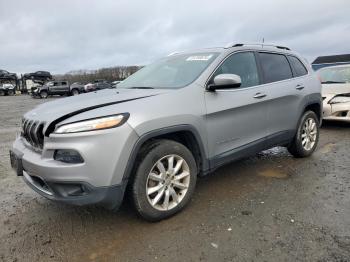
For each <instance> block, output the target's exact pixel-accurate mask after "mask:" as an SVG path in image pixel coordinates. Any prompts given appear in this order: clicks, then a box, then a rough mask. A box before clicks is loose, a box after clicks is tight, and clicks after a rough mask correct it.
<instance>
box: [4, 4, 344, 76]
mask: <svg viewBox="0 0 350 262" xmlns="http://www.w3.org/2000/svg"><path fill="white" fill-rule="evenodd" d="M349 11H350V1H349V0H332V1H330V0H329V1H328V0H322V1H321V0H316V1H305V0H288V1H287V0H275V1H272V0H264V1H262V0H256V1H249V0H245V1H230V0H226V1H224V0H215V1H214V0H211V1H206V0H198V1H191V0H172V1H165V0H163V1H162V0H147V1H146V0H138V1H133V0H126V1H120V0H95V1H92V0H91V1H89V0H69V1H68V0H50V1H48V0H43V1H36V0H31V1H28V0H23V1H17V0H0V69H5V70H8V71H11V72H17V73H25V72H32V71H37V70H48V71H51V72H52V73H65V72H68V71H71V70H78V69H98V68H101V67H109V66H116V65H135V64H136V65H143V64H147V63H149V62H151V61H153V60H155V59H158V58H160V57H162V56H165V55H167V54H169V53H171V52H173V51H181V50H191V49H195V48H200V47H212V46H224V45H226V44H227V43H228V42H242V41H243V42H259V41H261V40H262V38H263V37H264V38H265V42H271V43H277V44H280V45H286V46H289V47H290V48H292V49H293V50H296V51H298V52H299V53H301V54H302V55H303V56H304V57H305V58H307V59H308V60H309V61H310V62H312V60H313V59H314V58H315V57H316V56H319V55H331V54H341V53H350V15H349Z"/></svg>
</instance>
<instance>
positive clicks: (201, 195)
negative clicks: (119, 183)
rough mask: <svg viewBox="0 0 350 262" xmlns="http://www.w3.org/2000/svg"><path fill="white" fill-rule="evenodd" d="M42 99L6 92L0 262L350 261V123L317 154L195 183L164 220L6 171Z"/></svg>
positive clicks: (328, 129)
mask: <svg viewBox="0 0 350 262" xmlns="http://www.w3.org/2000/svg"><path fill="white" fill-rule="evenodd" d="M43 102H44V101H43V100H40V99H32V98H30V97H29V96H24V95H23V96H15V97H0V112H1V114H0V261H278V262H280V261H325V262H326V261H338V262H341V261H342V262H344V261H350V172H349V170H350V154H349V152H350V125H348V124H336V123H327V124H325V125H324V126H323V127H322V129H321V139H320V143H319V146H318V149H317V151H316V152H315V153H314V155H313V156H312V157H310V158H307V159H295V158H293V157H291V156H290V155H289V154H288V153H287V151H286V150H285V149H283V148H274V149H272V150H268V151H265V152H263V153H261V154H259V155H257V156H256V157H252V158H249V159H244V160H241V161H238V162H236V163H232V164H230V165H227V166H225V167H223V168H221V169H219V170H217V171H216V172H215V173H213V174H212V175H210V176H207V177H205V178H201V179H199V181H198V184H197V188H196V192H195V195H194V198H193V201H192V202H191V203H190V204H189V205H188V207H187V208H186V209H185V210H184V211H183V212H182V213H180V214H178V215H177V216H175V217H172V218H170V219H168V220H165V221H162V222H160V223H148V222H145V221H143V220H142V219H140V218H138V217H137V216H136V215H135V212H134V211H133V209H132V208H130V207H129V205H128V203H127V201H126V202H125V203H124V204H123V206H122V208H121V210H120V211H119V212H118V213H110V212H108V211H106V210H104V209H102V208H98V207H72V206H67V205H64V204H60V203H55V202H51V201H49V200H46V199H45V198H43V197H41V196H39V195H38V194H36V193H35V192H34V191H32V190H31V189H29V188H28V187H27V186H26V185H25V183H24V182H23V181H22V179H21V178H19V177H16V176H15V173H14V172H13V171H12V170H11V169H10V165H9V156H8V150H9V148H10V147H11V144H12V142H13V140H14V139H15V137H16V132H18V131H19V128H20V121H21V116H22V114H23V113H24V112H26V111H28V110H29V109H31V108H33V107H34V106H35V105H37V104H40V103H43Z"/></svg>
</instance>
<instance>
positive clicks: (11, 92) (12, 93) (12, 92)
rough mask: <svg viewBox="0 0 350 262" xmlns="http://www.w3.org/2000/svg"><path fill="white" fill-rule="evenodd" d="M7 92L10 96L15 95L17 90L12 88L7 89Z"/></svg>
mask: <svg viewBox="0 0 350 262" xmlns="http://www.w3.org/2000/svg"><path fill="white" fill-rule="evenodd" d="M7 94H8V95H9V96H13V95H14V94H15V91H14V90H12V89H10V90H8V91H7Z"/></svg>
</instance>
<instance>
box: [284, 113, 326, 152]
mask: <svg viewBox="0 0 350 262" xmlns="http://www.w3.org/2000/svg"><path fill="white" fill-rule="evenodd" d="M319 136H320V132H319V120H318V117H317V115H316V114H315V112H313V111H307V112H305V113H304V115H303V116H302V118H301V120H300V123H299V127H298V130H297V133H296V135H295V137H294V139H293V141H292V143H291V144H290V145H289V147H288V151H289V152H290V153H291V154H292V155H293V156H295V157H307V156H310V155H311V154H312V153H313V152H314V151H315V149H316V147H317V143H318V140H319Z"/></svg>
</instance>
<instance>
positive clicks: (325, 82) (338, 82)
mask: <svg viewBox="0 0 350 262" xmlns="http://www.w3.org/2000/svg"><path fill="white" fill-rule="evenodd" d="M345 83H346V82H340V81H324V82H322V84H345Z"/></svg>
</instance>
